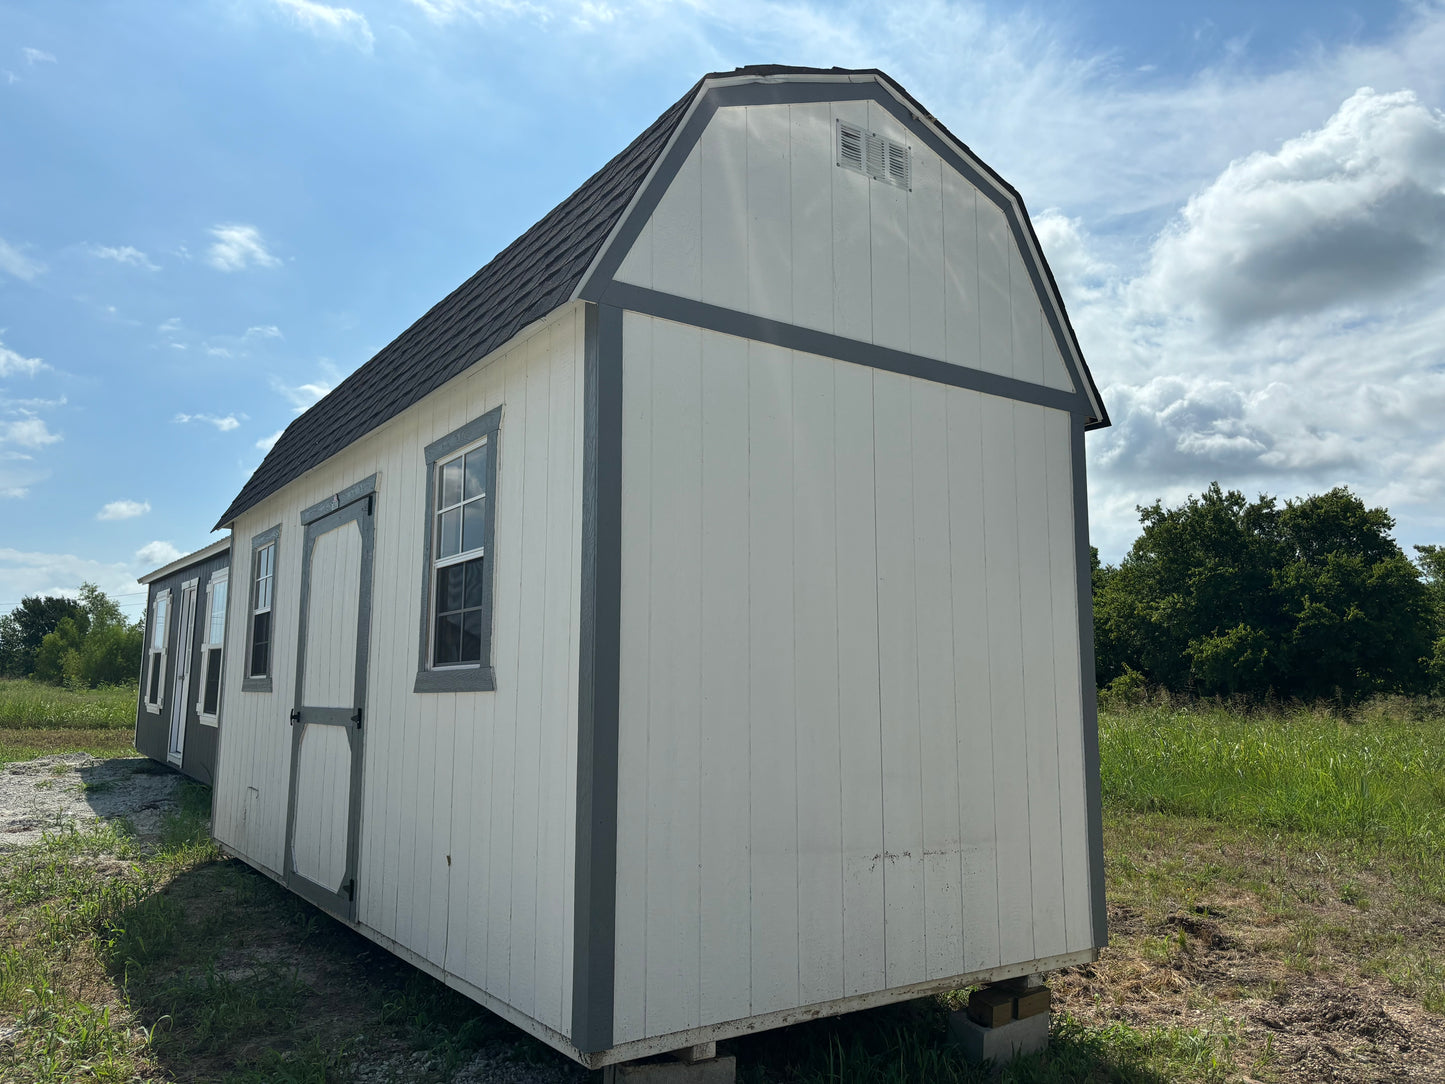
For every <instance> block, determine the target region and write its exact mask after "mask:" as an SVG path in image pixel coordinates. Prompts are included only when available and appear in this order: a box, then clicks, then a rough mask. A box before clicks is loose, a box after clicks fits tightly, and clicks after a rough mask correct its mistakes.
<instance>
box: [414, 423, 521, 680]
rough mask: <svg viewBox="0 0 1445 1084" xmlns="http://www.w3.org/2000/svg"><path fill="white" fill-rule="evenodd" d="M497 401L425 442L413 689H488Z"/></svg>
mask: <svg viewBox="0 0 1445 1084" xmlns="http://www.w3.org/2000/svg"><path fill="white" fill-rule="evenodd" d="M500 420H501V408H500V407H498V408H497V409H495V410H493V411H491V412H489V413H488V414H485V415H483V416H482V417H480V418H477V419H475V420H474V421H472V422H470V423H468V424H467V425H464V426H462V428H460V429H458V430H456V431H455V432H453V433H449V434H448V435H447V436H445V437H443V438H442V439H441V440H438V441H435V442H434V443H432V444H431V445H429V446H428V447H427V449H426V461H427V497H426V499H427V505H426V507H427V526H426V531H425V536H426V546H427V551H426V565H425V573H426V578H425V585H424V588H423V590H424V591H425V595H424V598H423V603H422V645H421V658H420V666H419V667H418V672H417V683H416V691H417V692H442V691H450V692H463V691H486V690H490V689H493V688H495V685H494V679H493V670H492V658H491V641H492V567H493V558H494V555H493V553H492V536H493V529H492V527H493V517H494V515H495V512H496V501H495V487H496V475H497V432H498V427H499V423H500Z"/></svg>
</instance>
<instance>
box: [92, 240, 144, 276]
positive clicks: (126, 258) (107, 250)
mask: <svg viewBox="0 0 1445 1084" xmlns="http://www.w3.org/2000/svg"><path fill="white" fill-rule="evenodd" d="M90 254H91V255H92V256H94V257H96V259H100V260H113V261H115V262H116V263H120V264H128V265H129V266H131V267H139V268H141V269H142V270H144V271H159V270H160V265H159V264H157V263H153V262H152V261H151V258H150V257H149V256H147V255H146V254H145V253H144V252H142V251H141V250H140V249H138V248H132V247H131V246H130V245H120V246H111V245H91V246H90Z"/></svg>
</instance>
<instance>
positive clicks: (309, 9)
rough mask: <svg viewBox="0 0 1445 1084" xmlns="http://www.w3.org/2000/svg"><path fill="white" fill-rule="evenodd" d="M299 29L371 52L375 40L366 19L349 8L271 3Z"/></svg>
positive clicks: (289, 0) (283, 0)
mask: <svg viewBox="0 0 1445 1084" xmlns="http://www.w3.org/2000/svg"><path fill="white" fill-rule="evenodd" d="M273 2H274V3H275V4H276V6H277V7H278V8H280V9H281V10H283V11H285V12H286V13H287V14H289V15H290V16H291V18H292V20H293V21H294V22H295V23H296V24H297V25H298V26H300V27H302V28H304V29H306V30H309V31H310V32H311V33H313V34H319V35H323V36H326V37H332V38H338V39H340V40H341V41H345V42H348V43H349V44H351V45H355V46H356V47H357V48H358V49H361V50H363V51H364V52H370V51H371V47H372V43H373V41H374V40H375V39H374V37H373V35H372V33H371V24H370V23H368V22H367V21H366V16H365V15H363V14H361V12H359V11H353V10H351V8H343V7H332V6H330V5H329V4H319V3H316V0H273Z"/></svg>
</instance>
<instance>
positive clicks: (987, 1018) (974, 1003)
mask: <svg viewBox="0 0 1445 1084" xmlns="http://www.w3.org/2000/svg"><path fill="white" fill-rule="evenodd" d="M968 1016H969V1019H971V1020H973V1021H974V1022H975V1023H976V1024H978V1025H979V1026H981V1027H986V1028H997V1027H1002V1026H1003V1025H1004V1024H1007V1023H1008V1022H1009V1021H1010V1020H1012V1019H1013V1018H1014V995H1013V992H1012V991H1010V990H1003V989H1000V988H999V987H997V986H985V987H984V988H983V989H982V990H975V991H974V992H973V993H972V994H970V995H969V998H968Z"/></svg>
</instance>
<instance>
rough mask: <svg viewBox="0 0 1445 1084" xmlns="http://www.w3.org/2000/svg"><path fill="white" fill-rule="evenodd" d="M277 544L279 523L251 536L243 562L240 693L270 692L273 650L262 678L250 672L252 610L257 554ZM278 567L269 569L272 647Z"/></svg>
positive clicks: (274, 657) (279, 549)
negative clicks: (243, 589)
mask: <svg viewBox="0 0 1445 1084" xmlns="http://www.w3.org/2000/svg"><path fill="white" fill-rule="evenodd" d="M280 541H281V524H279V523H278V524H276V526H274V527H268V528H266V530H264V531H262V532H261V533H260V534H258V535H252V536H251V556H250V558H249V559H248V560H247V562H246V637H245V643H244V644H243V645H242V647H243V652H244V653H243V654H242V656H241V691H242V692H243V693H269V692H270V691H271V673H272V672H273V671H274V670H275V669H276V665H275V664H276V653H275V652H274V651H273V652H272V653H271V658H270V659H269V660H268V661H267V667H268V669H267V672H266V674H265V675H264V676H262V677H252V676H251V673H250V670H251V647H252V644H251V637H252V636H253V635H254V634H255V630H256V622H255V621H254V620H252V618H253V617H254V616H255V615H254V612H253V608H254V607H255V605H256V551H257V550H258V549H260V548H261V547H262V546H267V545H270V544H271V543H272V542H278V543H279V542H280ZM280 553H281V547H280V546H279V545H278V546H277V547H276V554H277V556H278V557H279V556H280ZM232 561H233V562H234V561H235V554H234V553H233V555H232ZM279 568H280V561H279V560H278V561H277V562H276V565H275V566H273V567H272V569H271V573H272V579H271V598H272V603H271V613H272V615H273V616H272V618H271V643H272V644H273V645H274V644H275V643H276V618H275V616H274V615H275V612H276V603H275V601H274V600H275V598H276V573H277V571H278V570H279ZM228 593H229V592H228ZM226 604H227V605H228V606H229V605H230V600H229V598H228V599H227V602H226Z"/></svg>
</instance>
